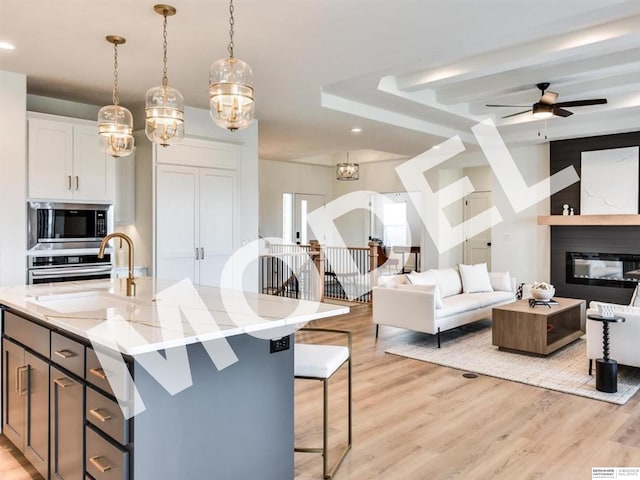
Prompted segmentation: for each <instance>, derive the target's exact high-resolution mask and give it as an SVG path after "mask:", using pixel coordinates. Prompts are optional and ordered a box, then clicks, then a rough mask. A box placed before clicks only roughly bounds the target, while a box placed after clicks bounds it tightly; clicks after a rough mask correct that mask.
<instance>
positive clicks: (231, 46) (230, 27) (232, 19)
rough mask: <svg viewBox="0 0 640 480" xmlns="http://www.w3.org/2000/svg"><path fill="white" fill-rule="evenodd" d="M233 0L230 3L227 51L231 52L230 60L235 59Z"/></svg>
mask: <svg viewBox="0 0 640 480" xmlns="http://www.w3.org/2000/svg"><path fill="white" fill-rule="evenodd" d="M233 10H234V8H233V0H230V1H229V46H228V47H227V50H229V58H233V47H234V44H233V33H234V32H233V25H234V23H235V20H234V18H233Z"/></svg>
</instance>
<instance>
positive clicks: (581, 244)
mask: <svg viewBox="0 0 640 480" xmlns="http://www.w3.org/2000/svg"><path fill="white" fill-rule="evenodd" d="M633 146H640V132H631V133H619V134H615V135H601V136H596V137H587V138H575V139H570V140H559V141H555V142H551V144H550V147H549V156H550V171H551V174H554V173H556V172H558V171H560V170H562V169H564V168H566V167H568V166H570V165H573V167H574V168H575V169H576V171H577V172H578V176H580V174H581V171H580V157H581V154H582V152H587V151H591V150H606V149H610V148H623V147H633ZM565 203H568V204H569V205H570V206H571V207H573V209H574V212H575V214H576V215H578V214H579V213H580V182H577V183H575V184H573V185H571V186H569V187H567V188H565V189H564V190H561V191H559V192H558V193H556V194H554V195H552V196H551V215H562V205H563V204H565ZM566 252H597V253H632V254H640V227H637V226H599V227H596V226H557V225H554V226H552V227H551V279H550V280H551V283H552V284H553V285H554V286H555V287H556V295H557V296H559V297H571V298H583V299H585V300H587V301H591V300H598V301H602V302H611V303H620V304H628V303H629V300H630V299H631V295H632V293H633V289H631V288H619V287H608V286H595V285H576V284H568V283H566V268H565V267H566Z"/></svg>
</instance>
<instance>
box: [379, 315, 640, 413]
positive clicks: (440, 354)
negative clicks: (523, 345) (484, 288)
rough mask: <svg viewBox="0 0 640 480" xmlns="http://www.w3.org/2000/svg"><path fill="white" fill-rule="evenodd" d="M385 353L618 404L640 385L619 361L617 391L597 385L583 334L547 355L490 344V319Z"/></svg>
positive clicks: (636, 374) (635, 372) (638, 376)
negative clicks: (437, 337) (590, 371)
mask: <svg viewBox="0 0 640 480" xmlns="http://www.w3.org/2000/svg"><path fill="white" fill-rule="evenodd" d="M387 353H391V354H393V355H400V356H403V357H409V358H413V359H416V360H422V361H424V362H430V363H435V364H437V365H443V366H445V367H451V368H456V369H458V370H464V371H467V372H474V373H479V374H483V375H489V376H492V377H497V378H503V379H505V380H511V381H514V382H520V383H525V384H527V385H533V386H535V387H541V388H546V389H549V390H556V391H559V392H565V393H570V394H573V395H580V396H582V397H588V398H593V399H596V400H603V401H605V402H610V403H615V404H618V405H623V404H624V403H625V402H627V400H629V399H630V398H631V397H632V396H633V395H634V394H635V393H636V392H637V391H638V389H640V368H633V367H626V366H623V365H620V366H618V392H617V393H604V392H599V391H598V390H596V380H595V362H594V375H593V376H589V372H588V360H587V355H586V340H584V338H580V339H578V340H576V341H575V342H573V343H571V344H569V345H567V346H565V347H563V348H561V349H560V350H557V351H556V352H554V353H552V354H551V355H549V356H547V357H534V356H530V355H522V354H518V353H510V352H502V351H500V350H498V347H494V346H493V345H492V344H491V324H490V323H487V322H477V323H476V324H473V325H469V326H466V327H464V329H463V330H461V329H458V330H454V331H451V332H447V333H445V334H443V335H442V348H440V349H439V348H438V346H437V343H436V339H435V336H430V335H420V334H416V335H415V339H414V340H412V341H410V343H406V344H403V345H399V346H396V347H393V348H390V349H388V350H387Z"/></svg>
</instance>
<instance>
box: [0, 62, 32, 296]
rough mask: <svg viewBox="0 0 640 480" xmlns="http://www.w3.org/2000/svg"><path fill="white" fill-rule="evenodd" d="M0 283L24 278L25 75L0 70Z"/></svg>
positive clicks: (15, 281) (13, 283)
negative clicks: (0, 150) (0, 149)
mask: <svg viewBox="0 0 640 480" xmlns="http://www.w3.org/2000/svg"><path fill="white" fill-rule="evenodd" d="M0 105H1V106H2V109H1V113H0V145H2V154H1V155H0V200H1V201H0V285H15V284H24V283H25V282H26V250H27V78H26V76H25V75H22V74H18V73H11V72H3V71H0Z"/></svg>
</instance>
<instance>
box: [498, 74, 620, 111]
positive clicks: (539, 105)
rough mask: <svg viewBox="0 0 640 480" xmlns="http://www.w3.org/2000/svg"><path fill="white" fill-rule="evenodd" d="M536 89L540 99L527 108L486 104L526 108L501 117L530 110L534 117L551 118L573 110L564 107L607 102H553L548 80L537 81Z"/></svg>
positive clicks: (524, 106)
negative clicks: (548, 90) (539, 93)
mask: <svg viewBox="0 0 640 480" xmlns="http://www.w3.org/2000/svg"><path fill="white" fill-rule="evenodd" d="M536 87H538V89H539V90H540V91H541V92H542V94H541V96H540V100H538V101H537V102H536V103H534V104H533V105H532V106H531V107H529V108H527V107H528V106H527V105H486V106H487V107H521V108H527V110H524V111H522V112H518V113H512V114H511V115H505V116H504V117H502V118H509V117H515V116H516V115H521V114H523V113H528V112H532V113H533V116H534V117H535V118H551V117H553V116H556V117H569V116H571V115H573V112H570V111H569V110H565V108H564V107H583V106H586V105H602V104H604V103H607V99H606V98H592V99H588V100H572V101H569V102H558V103H554V102H555V101H556V99H557V98H558V94H557V93H555V92H547V88H549V83H548V82H543V83H538V84H537V85H536Z"/></svg>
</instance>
